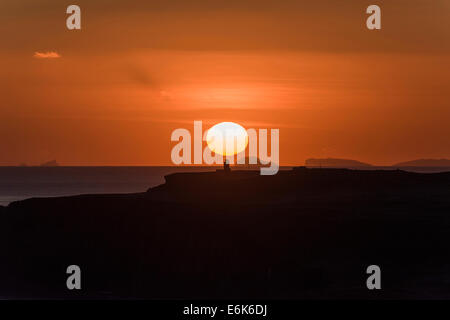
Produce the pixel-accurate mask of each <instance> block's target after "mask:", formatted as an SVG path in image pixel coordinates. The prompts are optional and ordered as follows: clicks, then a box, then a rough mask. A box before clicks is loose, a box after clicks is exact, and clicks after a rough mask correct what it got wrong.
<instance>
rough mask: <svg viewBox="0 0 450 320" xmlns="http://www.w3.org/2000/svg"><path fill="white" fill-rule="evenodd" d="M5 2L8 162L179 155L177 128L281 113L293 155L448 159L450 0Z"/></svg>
mask: <svg viewBox="0 0 450 320" xmlns="http://www.w3.org/2000/svg"><path fill="white" fill-rule="evenodd" d="M378 3H379V5H380V7H381V8H382V10H383V14H382V17H383V18H382V19H383V22H382V25H383V28H382V30H380V31H375V32H371V31H368V30H367V29H366V28H365V6H366V5H367V3H362V2H361V1H356V0H349V1H345V2H337V1H331V0H330V1H325V0H320V1H282V2H281V1H268V0H263V1H251V0H240V1H237V0H231V1H230V0H229V1H203V0H193V1H184V0H183V1H181V0H175V1H170V2H169V1H162V0H155V1H137V0H130V1H106V0H98V1H86V0H80V1H77V4H78V5H79V6H80V7H81V8H82V11H83V28H82V30H81V31H68V30H67V29H66V28H65V20H64V19H65V7H64V5H61V3H60V1H56V0H34V1H31V0H21V1H17V0H14V1H13V0H4V1H2V3H1V4H0V20H1V21H2V23H1V27H0V34H1V37H2V41H1V42H0V69H1V70H2V71H1V72H0V122H1V125H0V146H1V154H0V165H17V164H18V163H23V162H25V163H28V164H36V163H42V162H45V161H47V160H51V159H57V160H58V162H60V163H62V164H66V165H170V164H171V162H170V149H171V143H170V133H171V132H172V131H173V130H174V129H175V128H179V127H186V128H190V127H191V126H192V123H193V121H194V120H202V121H203V123H204V124H205V126H211V125H214V124H216V123H219V122H223V121H232V122H236V123H238V124H240V125H242V126H244V127H253V128H259V127H261V128H279V129H280V160H281V164H282V165H283V164H284V165H292V164H303V162H304V160H305V159H306V158H309V157H335V158H339V157H341V158H352V159H357V160H360V161H364V162H369V163H374V164H380V165H385V164H392V163H395V162H399V161H403V160H410V159H415V158H442V157H447V158H450V144H449V143H448V137H449V136H450V126H449V125H448V124H449V120H448V119H450V105H449V101H450V81H448V78H449V75H450V74H449V73H450V71H449V70H450V40H449V39H450V19H449V18H450V17H449V15H450V11H449V10H448V4H447V3H446V1H443V0H442V1H419V0H412V1H395V2H394V1H378Z"/></svg>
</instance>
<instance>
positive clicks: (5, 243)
mask: <svg viewBox="0 0 450 320" xmlns="http://www.w3.org/2000/svg"><path fill="white" fill-rule="evenodd" d="M165 180H166V182H165V183H164V184H161V185H159V186H157V187H154V188H150V189H149V190H148V191H147V192H143V193H134V194H105V195H81V196H71V197H58V198H34V199H28V200H23V201H17V202H13V203H11V204H10V205H9V206H8V207H0V218H1V219H2V221H1V224H0V228H1V232H0V252H1V255H2V263H1V264H0V283H1V284H2V285H1V286H0V296H3V297H17V298H27V297H28V298H29V297H33V298H77V299H97V298H112V299H122V298H147V299H164V298H177V299H180V298H181V299H196V298H210V299H212V298H220V299H230V298H253V299H259V298H272V299H280V298H285V299H305V298H307V299H309V298H320V299H322V298H340V299H342V298H344V299H345V298H350V299H355V298H357V299H359V298H373V299H378V298H380V299H385V298H448V297H450V287H449V286H448V281H447V279H448V277H449V271H448V265H450V256H449V255H448V254H445V253H446V252H449V250H450V232H449V226H450V225H449V223H448V214H449V212H450V197H448V192H449V190H450V172H444V173H433V174H420V173H412V172H405V171H402V170H380V171H374V170H349V169H332V168H311V169H309V168H306V167H296V168H294V169H292V170H282V171H279V172H278V174H277V175H274V176H261V175H260V174H259V171H256V170H255V171H248V170H247V171H239V170H231V171H224V170H218V171H217V172H200V173H198V172H197V173H174V174H170V175H167V176H166V177H165ZM443 253H444V254H443ZM71 264H77V265H79V266H80V267H81V269H82V274H83V277H84V278H83V281H84V282H83V290H81V291H78V292H72V291H69V290H67V289H66V288H65V279H66V278H65V276H66V274H65V271H66V268H67V266H69V265H71ZM372 264H376V265H379V266H380V267H381V270H382V279H383V280H382V281H383V289H382V290H381V291H379V292H373V291H370V290H367V288H366V283H365V281H366V276H367V275H366V268H367V267H368V266H369V265H372Z"/></svg>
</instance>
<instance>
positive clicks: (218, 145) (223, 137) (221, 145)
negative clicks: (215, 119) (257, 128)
mask: <svg viewBox="0 0 450 320" xmlns="http://www.w3.org/2000/svg"><path fill="white" fill-rule="evenodd" d="M206 142H207V143H208V147H209V148H210V149H211V151H214V152H215V153H218V154H221V155H224V156H232V155H235V154H237V153H239V152H242V151H244V150H245V148H246V147H247V144H248V135H247V131H245V129H244V128H243V127H242V126H241V125H239V124H237V123H234V122H221V123H218V124H216V125H214V126H213V127H211V128H210V129H209V130H208V133H207V134H206Z"/></svg>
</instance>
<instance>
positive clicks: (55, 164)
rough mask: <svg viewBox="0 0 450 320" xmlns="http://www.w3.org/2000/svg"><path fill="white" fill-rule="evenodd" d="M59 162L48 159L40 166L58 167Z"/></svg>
mask: <svg viewBox="0 0 450 320" xmlns="http://www.w3.org/2000/svg"><path fill="white" fill-rule="evenodd" d="M58 166H59V163H58V162H56V160H52V161H47V162H44V163H42V164H41V165H40V167H58Z"/></svg>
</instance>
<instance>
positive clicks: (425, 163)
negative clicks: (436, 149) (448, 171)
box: [393, 159, 450, 167]
mask: <svg viewBox="0 0 450 320" xmlns="http://www.w3.org/2000/svg"><path fill="white" fill-rule="evenodd" d="M393 166H394V167H450V160H449V159H417V160H411V161H405V162H399V163H397V164H395V165H393Z"/></svg>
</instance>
